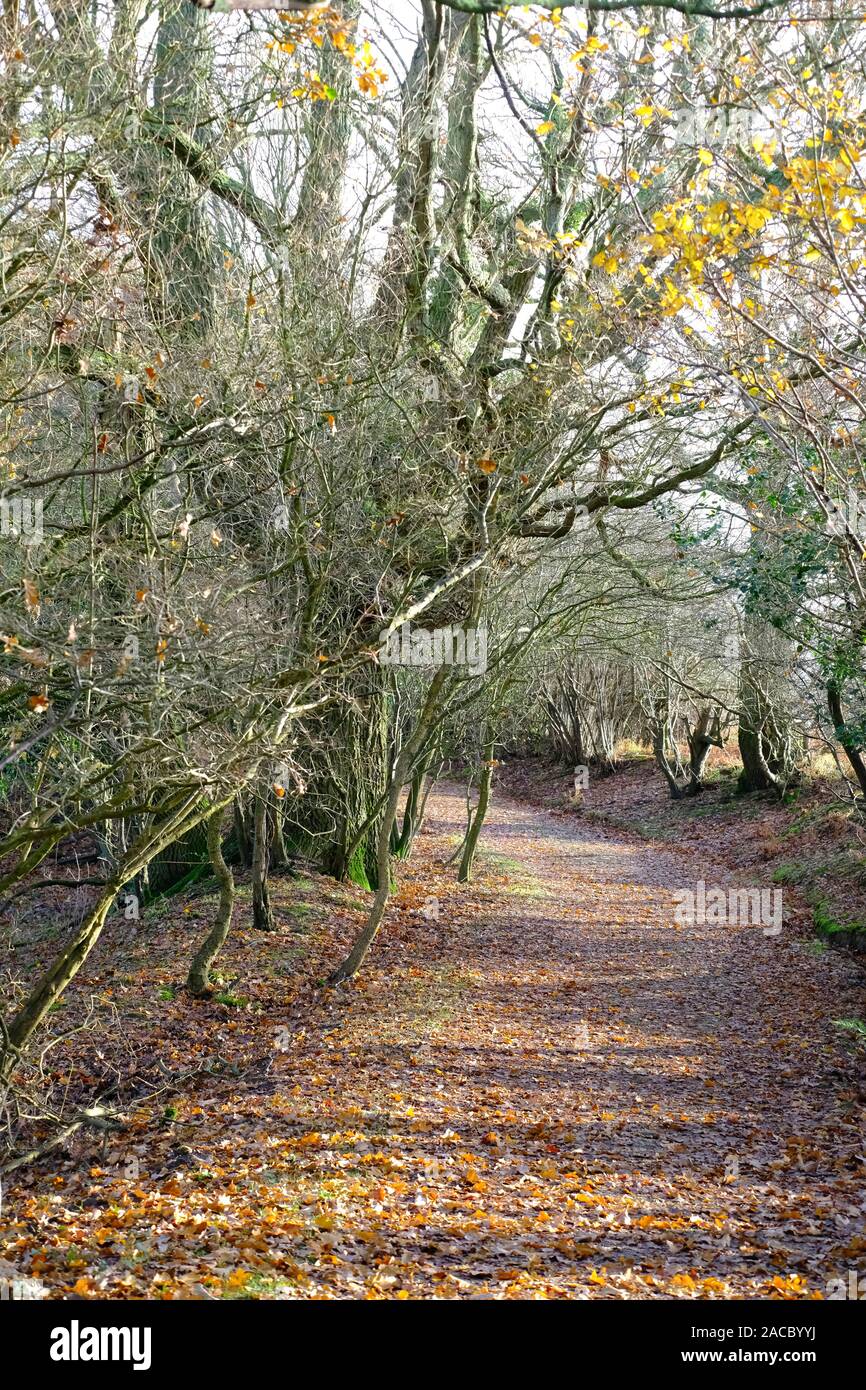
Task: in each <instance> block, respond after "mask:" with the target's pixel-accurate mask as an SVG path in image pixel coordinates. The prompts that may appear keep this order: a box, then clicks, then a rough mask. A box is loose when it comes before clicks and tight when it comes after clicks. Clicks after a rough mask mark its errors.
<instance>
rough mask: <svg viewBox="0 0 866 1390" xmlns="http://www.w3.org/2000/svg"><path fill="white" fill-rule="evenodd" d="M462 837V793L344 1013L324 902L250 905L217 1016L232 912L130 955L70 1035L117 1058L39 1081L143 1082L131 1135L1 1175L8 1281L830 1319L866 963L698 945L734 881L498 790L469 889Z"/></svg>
mask: <svg viewBox="0 0 866 1390" xmlns="http://www.w3.org/2000/svg"><path fill="white" fill-rule="evenodd" d="M464 819H465V816H464V803H463V797H462V793H461V792H460V791H459V790H458V789H457V788H456V787H445V788H441V789H439V790H438V792H437V793H436V794H435V795H434V797H433V798H431V804H430V808H429V815H428V821H427V825H426V827H425V830H424V832H423V833H422V835H421V836H420V837H419V842H418V845H417V848H416V853H415V854H414V856H413V858H412V860H411V862H410V863H409V864H407V865H403V866H400V889H399V892H398V894H397V896H396V897H395V899H394V901H393V903H392V906H391V908H390V909H389V914H388V917H387V920H386V925H385V927H384V928H383V931H382V934H381V936H380V939H379V941H377V942H376V944H375V945H374V948H373V951H372V953H371V956H370V958H369V961H368V963H367V965H366V967H365V969H364V971H363V973H362V974H361V975H360V977H359V978H357V979H356V980H355V981H353V982H351V983H350V984H348V985H346V986H342V987H340V988H338V989H327V988H323V987H322V976H323V975H324V974H325V973H326V972H327V969H328V967H330V966H332V965H333V964H334V963H335V962H336V961H337V960H339V958H340V956H341V953H342V951H343V950H344V949H345V946H346V945H347V943H348V941H349V940H350V939H351V936H352V934H353V932H354V931H355V930H356V929H357V926H358V925H359V923H360V922H361V921H362V920H363V902H362V901H361V898H362V895H360V894H359V893H358V892H357V890H352V889H350V890H346V889H343V888H340V887H338V886H337V885H335V884H333V883H332V882H331V881H330V880H327V879H324V878H317V877H315V876H312V877H308V878H303V879H297V878H288V877H287V878H282V879H279V880H277V881H276V882H275V885H274V894H273V896H274V899H275V905H276V910H277V916H278V919H279V921H280V926H281V930H280V932H279V933H277V934H273V935H265V934H262V933H255V932H253V931H252V930H250V929H248V928H247V927H246V925H245V921H246V915H247V912H246V907H247V904H246V900H245V898H244V896H243V895H244V894H245V893H246V892H247V891H248V890H246V889H243V890H242V901H241V904H240V906H239V908H238V914H239V915H238V927H239V929H238V930H236V931H234V932H233V935H232V937H231V939H230V942H229V944H228V945H227V947H226V950H225V952H224V957H223V960H222V965H221V968H222V971H223V980H222V986H223V987H222V988H221V990H220V993H219V994H218V995H215V996H214V998H212V999H210V1000H207V1001H192V1000H190V999H189V998H188V997H187V996H186V995H185V994H184V992H183V991H182V990H181V989H180V988H178V987H177V986H178V984H179V982H180V980H182V978H183V974H184V969H185V964H186V962H187V961H188V959H189V953H190V949H191V947H192V943H193V942H194V941H195V940H197V939H198V938H199V937H200V936H201V934H202V932H203V930H205V929H206V926H207V922H208V919H209V916H210V913H211V912H212V910H213V905H214V899H213V897H212V896H210V895H209V894H210V890H209V889H207V888H206V887H205V888H200V891H199V892H197V893H196V894H194V895H189V896H187V897H186V898H183V899H175V900H169V901H168V902H167V903H166V904H165V905H164V916H163V919H161V920H157V921H155V922H154V921H149V922H148V923H147V924H146V928H145V929H143V930H142V931H140V932H139V933H138V934H137V935H136V936H135V937H132V938H124V937H123V936H122V934H120V933H118V934H117V935H115V936H112V935H111V934H107V935H106V939H105V941H104V942H103V943H101V944H100V947H99V948H98V951H97V953H95V954H94V957H93V958H92V959H91V961H90V962H88V967H87V977H86V979H85V978H80V979H79V981H78V982H77V983H76V985H75V986H74V988H73V989H72V990H71V991H70V994H69V999H68V1003H67V1005H66V1008H67V1011H68V1014H67V1017H66V1018H65V1019H64V1021H63V1027H64V1028H67V1029H68V1028H69V1027H70V1026H77V1025H78V1024H81V1023H86V1020H87V1018H88V1016H90V1017H91V1018H93V1017H97V1016H98V1017H99V1018H100V1020H101V1022H100V1031H99V1039H98V1041H96V1040H95V1030H93V1029H90V1028H88V1027H86V1026H85V1027H84V1028H83V1029H82V1031H81V1032H80V1033H78V1034H76V1036H75V1037H74V1038H73V1039H72V1040H71V1041H70V1042H68V1043H66V1044H64V1045H63V1047H62V1048H59V1049H57V1050H56V1051H55V1053H52V1054H49V1059H48V1060H47V1061H46V1068H47V1069H50V1066H51V1065H52V1064H53V1065H54V1066H55V1067H56V1075H55V1077H54V1084H55V1088H57V1087H59V1086H61V1085H62V1086H63V1087H65V1088H66V1090H67V1092H68V1095H69V1096H70V1097H74V1096H75V1095H77V1094H79V1093H80V1094H81V1095H82V1096H84V1095H85V1094H88V1093H90V1094H92V1092H93V1090H94V1089H95V1088H96V1087H98V1085H99V1084H105V1083H106V1082H107V1081H108V1080H111V1079H114V1080H117V1079H118V1078H123V1077H127V1078H129V1079H130V1080H129V1085H128V1086H127V1090H126V1092H124V1091H123V1087H121V1089H120V1092H119V1094H121V1095H124V1094H125V1096H126V1100H125V1103H124V1108H123V1120H124V1123H125V1128H124V1129H123V1130H120V1131H117V1132H112V1133H110V1134H108V1135H107V1136H105V1137H104V1138H101V1139H99V1138H96V1139H95V1138H94V1137H93V1133H92V1131H89V1130H85V1131H78V1133H77V1135H76V1136H74V1137H73V1138H72V1139H70V1140H69V1141H68V1142H67V1144H66V1145H65V1147H61V1148H58V1149H55V1150H54V1151H53V1153H52V1155H49V1156H48V1157H47V1158H45V1159H42V1160H40V1162H38V1163H37V1164H35V1165H31V1166H30V1167H27V1168H23V1169H19V1170H17V1171H16V1172H14V1173H11V1174H9V1175H8V1177H6V1178H5V1179H4V1194H3V1197H4V1201H3V1208H4V1210H3V1217H4V1219H5V1221H6V1223H7V1231H6V1238H5V1241H4V1242H2V1243H0V1257H2V1258H0V1274H3V1273H6V1272H9V1271H13V1270H14V1272H15V1274H16V1276H17V1277H30V1278H38V1279H40V1280H41V1281H42V1282H43V1284H44V1286H45V1288H46V1290H47V1293H48V1295H49V1296H51V1297H66V1298H68V1297H78V1298H85V1299H86V1298H141V1297H162V1298H250V1297H252V1298H290V1299H291V1298H347V1297H350V1298H363V1297H366V1298H374V1299H375V1298H398V1299H405V1298H425V1299H429V1298H483V1299H487V1298H518V1299H532V1298H560V1297H565V1298H614V1299H635V1298H639V1299H646V1298H711V1299H712V1298H719V1299H724V1298H730V1297H752V1298H790V1299H799V1298H807V1299H808V1298H821V1297H826V1296H827V1290H828V1281H829V1280H831V1279H835V1278H841V1279H847V1275H848V1271H849V1270H851V1269H854V1270H857V1271H858V1272H859V1273H863V1272H864V1269H866V1234H864V1224H866V1223H864V1216H866V1190H864V1181H863V1177H864V1163H866V1121H864V1113H866V1112H864V1099H866V1088H864V1080H863V1067H862V1052H858V1046H857V1043H856V1041H855V1039H854V1038H853V1036H852V1035H851V1034H849V1033H846V1032H845V1030H843V1029H840V1028H839V1027H838V1025H837V1023H836V1020H841V1019H851V1018H859V1017H861V1015H862V1012H863V999H864V974H863V970H862V968H861V966H860V965H858V963H857V962H856V960H855V959H853V958H852V957H850V956H848V955H846V954H844V953H840V952H837V951H828V950H816V949H815V943H814V940H813V937H812V934H811V925H810V924H809V923H808V922H807V921H806V917H807V916H808V914H805V915H804V913H803V911H802V910H801V908H800V907H799V905H798V903H797V902H796V900H793V899H792V906H791V908H790V909H787V908H786V914H785V915H786V924H785V927H784V929H783V931H782V932H781V933H780V934H779V935H778V936H766V935H764V933H763V931H762V930H761V928H760V927H754V926H725V927H720V926H710V925H706V926H701V925H678V924H677V922H676V921H675V918H674V910H673V909H674V896H673V895H674V893H675V892H676V890H678V889H683V888H694V885H695V882H696V880H697V879H699V878H702V879H704V880H705V881H706V882H712V883H714V884H718V885H730V886H742V885H741V880H742V873H741V872H738V870H737V868H736V866H734V867H732V866H731V865H730V864H729V863H728V864H725V863H718V862H714V861H713V859H712V858H710V857H709V856H708V854H707V850H706V847H705V846H703V845H701V846H699V847H693V846H690V845H689V844H679V845H674V844H664V843H661V842H655V843H652V844H648V843H646V841H644V840H641V839H640V838H639V837H638V836H637V835H636V834H633V833H632V832H630V831H628V830H622V829H616V828H611V827H609V826H602V825H599V824H595V823H592V822H591V821H589V820H587V818H586V817H585V816H583V815H580V814H575V813H573V812H570V811H569V810H567V809H564V808H556V807H554V808H553V809H542V808H540V807H539V806H538V805H532V804H529V803H528V802H527V801H525V800H520V801H518V800H515V799H513V798H512V797H510V796H508V795H506V794H505V793H503V792H502V791H499V790H497V792H496V794H495V796H494V800H493V804H492V807H491V811H490V815H489V819H488V823H487V825H486V827H485V831H484V835H483V841H482V843H483V850H482V853H481V855H480V857H479V862H478V871H477V875H476V878H475V881H474V882H473V883H472V884H470V885H468V886H464V887H461V886H459V885H457V884H456V883H455V881H454V880H455V872H454V866H453V864H452V865H448V864H447V863H446V861H447V859H448V858H449V857H450V856H451V855H452V854H453V851H454V848H455V846H456V844H457V843H458V841H459V838H460V836H461V834H462V830H463V825H464ZM722 848H723V845H722V844H721V843H720V844H719V849H720V851H721V849H722ZM747 882H748V883H749V884H752V883H758V882H760V880H757V879H755V878H749V879H748V880H747ZM437 913H438V917H437V915H436V914H437ZM108 1025H110V1026H108ZM58 1026H59V1025H58ZM51 1059H54V1060H53V1063H52V1060H51ZM133 1076H134V1077H137V1078H139V1079H140V1078H141V1077H142V1076H146V1077H147V1078H148V1086H147V1087H146V1088H145V1089H144V1090H141V1091H140V1093H139V1097H138V1099H137V1100H136V1099H135V1098H133V1097H132V1094H131V1090H130V1087H131V1086H132V1080H131V1078H132V1077H133ZM160 1078H162V1080H160ZM157 1086H161V1087H162V1089H161V1090H160V1091H159V1092H156V1091H155V1088H156V1087H157Z"/></svg>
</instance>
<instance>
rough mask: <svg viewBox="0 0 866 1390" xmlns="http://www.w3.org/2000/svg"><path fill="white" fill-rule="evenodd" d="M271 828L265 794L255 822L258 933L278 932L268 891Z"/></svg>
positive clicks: (255, 923)
mask: <svg viewBox="0 0 866 1390" xmlns="http://www.w3.org/2000/svg"><path fill="white" fill-rule="evenodd" d="M270 859H271V853H270V827H269V824H268V803H267V800H266V798H265V796H264V794H262V795H260V796H258V797H257V798H256V813H255V819H254V821H253V926H254V927H255V928H256V930H257V931H276V929H277V924H276V922H275V921H274V913H273V909H272V907H271V895H270V893H269V891H268V871H269V869H270Z"/></svg>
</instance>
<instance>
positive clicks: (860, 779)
mask: <svg viewBox="0 0 866 1390" xmlns="http://www.w3.org/2000/svg"><path fill="white" fill-rule="evenodd" d="M827 707H828V709H829V711H830V718H831V719H832V720H833V728H834V730H835V732H836V737H837V739H838V740H839V743H840V744H841V746H842V749H843V751H844V753H845V757H846V758H847V759H848V761H849V763H850V764H851V767H852V768H853V770H854V776H855V777H856V778H857V785H858V786H859V788H860V792H861V794H862V795H863V796H866V762H864V761H863V753H862V749H861V745H860V744H859V743H858V742H857V740H856V739H855V738H854V737H853V736H852V735H851V733H850V732H849V730H848V728H847V727H846V724H845V715H844V713H843V710H842V690H841V688H840V686H839V685H837V683H836V682H835V681H831V682H830V683H829V684H828V686H827Z"/></svg>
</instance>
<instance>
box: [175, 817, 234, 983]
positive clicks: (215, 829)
mask: <svg viewBox="0 0 866 1390" xmlns="http://www.w3.org/2000/svg"><path fill="white" fill-rule="evenodd" d="M222 820H223V813H222V809H220V810H219V811H215V812H214V813H213V815H212V816H210V817H209V819H208V823H207V848H208V854H209V856H210V862H211V866H212V868H213V871H214V874H215V876H216V880H217V883H218V884H219V889H220V897H219V906H218V908H217V915H216V920H215V922H214V924H213V926H212V927H211V929H210V931H209V932H208V934H207V936H206V937H205V939H204V941H203V942H202V944H201V945H200V946H199V948H198V950H197V951H196V953H195V955H194V956H193V960H192V964H191V965H190V968H189V975H188V976H187V981H186V985H187V989H188V990H189V991H190V993H191V994H204V993H205V992H206V991H207V989H208V987H209V985H210V968H211V966H212V965H213V963H214V960H215V959H216V956H217V953H218V952H219V951H220V950H221V949H222V947H223V945H224V943H225V940H226V937H227V936H228V934H229V930H230V928H231V924H232V910H233V908H234V901H235V881H234V877H233V875H232V871H231V869H230V868H229V866H228V864H227V863H226V861H225V859H224V858H223V852H222Z"/></svg>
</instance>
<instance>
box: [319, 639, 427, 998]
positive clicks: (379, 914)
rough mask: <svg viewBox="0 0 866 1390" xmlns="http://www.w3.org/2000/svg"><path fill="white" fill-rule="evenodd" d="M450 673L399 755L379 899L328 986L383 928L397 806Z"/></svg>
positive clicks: (380, 855) (346, 975) (344, 975)
mask: <svg viewBox="0 0 866 1390" xmlns="http://www.w3.org/2000/svg"><path fill="white" fill-rule="evenodd" d="M449 673H450V668H449V667H447V666H440V668H439V670H438V671H437V672H436V674H435V675H434V677H433V679H432V681H431V682H430V686H429V689H428V691H427V698H426V699H425V701H424V706H423V709H422V710H421V713H420V714H419V716H418V721H417V723H416V725H415V732H414V733H413V734H412V736H411V738H407V739H406V741H405V743H404V744H403V747H402V748H401V749H400V752H399V754H398V755H397V761H396V763H395V765H394V770H393V772H392V774H391V780H390V783H389V786H388V795H387V799H386V801H385V809H384V811H383V813H382V819H381V821H380V823H379V836H378V842H377V847H376V857H377V867H376V872H377V877H378V880H379V885H378V887H377V889H376V896H375V898H374V899H373V906H372V907H371V909H370V916H369V919H368V921H367V924H366V926H365V927H364V929H363V930H362V931H361V932H359V933H358V936H357V937H356V938H355V941H354V943H353V945H352V949H351V950H350V952H349V954H348V955H347V956H346V959H345V960H344V961H343V962H342V964H341V965H338V966H337V969H336V970H335V971H334V972H333V974H331V975H330V976H329V977H328V984H331V985H336V984H340V983H341V981H343V980H348V979H351V977H352V976H353V975H354V974H355V973H356V972H357V971H358V969H359V968H360V966H361V964H362V962H363V960H364V957H365V956H366V954H367V952H368V951H369V949H370V947H371V945H372V944H373V941H374V940H375V938H376V935H377V933H378V931H379V928H380V926H381V925H382V918H383V917H384V915H385V908H386V907H387V905H388V899H389V898H390V896H391V831H392V828H393V826H394V821H395V820H396V817H397V806H398V804H399V801H400V792H401V791H402V789H403V784H404V782H405V781H406V778H407V777H408V775H409V773H410V772H411V770H412V767H413V764H414V763H415V760H416V758H417V756H418V754H419V752H420V751H421V749H422V748H423V747H424V743H425V740H426V738H427V734H428V732H429V729H430V725H431V724H432V722H433V717H434V715H435V713H436V705H437V701H438V699H439V692H440V691H441V689H442V687H443V685H444V684H445V681H446V678H447V676H448V675H449Z"/></svg>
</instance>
